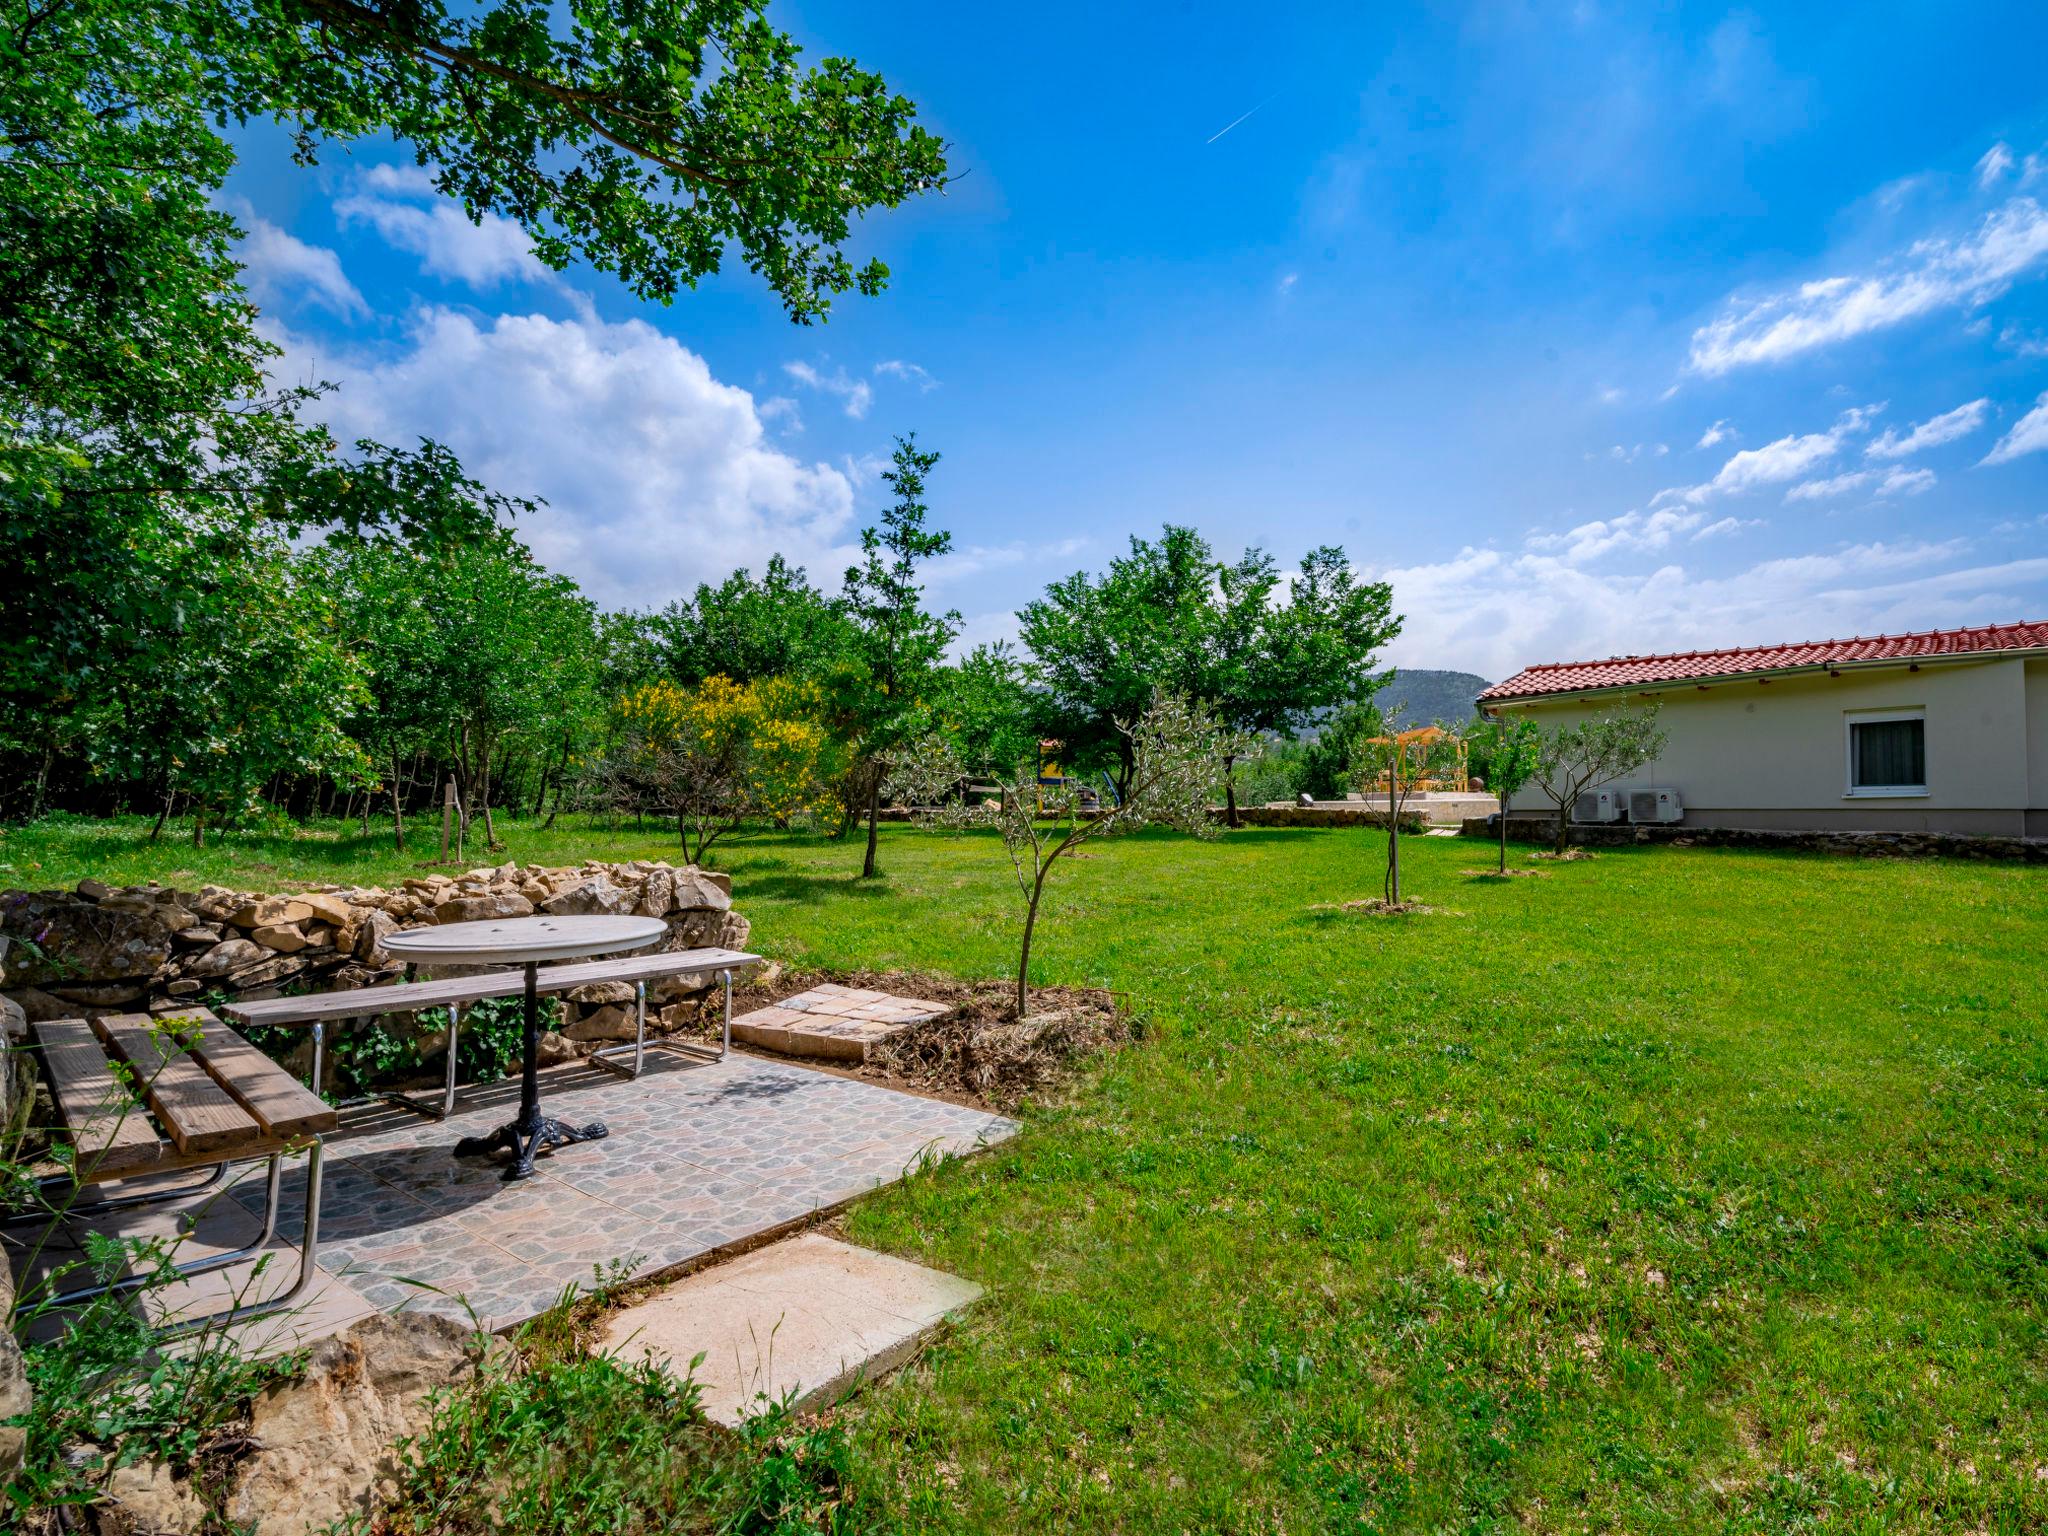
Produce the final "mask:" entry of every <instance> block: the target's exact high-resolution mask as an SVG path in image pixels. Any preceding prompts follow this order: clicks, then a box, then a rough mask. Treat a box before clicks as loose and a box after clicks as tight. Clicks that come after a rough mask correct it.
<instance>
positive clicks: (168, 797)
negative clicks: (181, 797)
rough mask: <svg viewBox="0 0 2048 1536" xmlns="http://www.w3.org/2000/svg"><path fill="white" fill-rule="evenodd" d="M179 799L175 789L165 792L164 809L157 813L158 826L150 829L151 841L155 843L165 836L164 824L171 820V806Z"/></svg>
mask: <svg viewBox="0 0 2048 1536" xmlns="http://www.w3.org/2000/svg"><path fill="white" fill-rule="evenodd" d="M177 798H178V792H177V791H176V790H175V789H168V790H165V791H164V808H163V809H162V810H160V811H158V812H157V813H156V825H155V826H153V827H151V828H150V829H149V840H150V841H151V842H152V843H153V842H155V841H156V840H157V839H158V838H159V837H161V836H163V831H164V823H165V822H167V821H169V820H170V819H171V805H172V802H174V801H175V800H176V799H177Z"/></svg>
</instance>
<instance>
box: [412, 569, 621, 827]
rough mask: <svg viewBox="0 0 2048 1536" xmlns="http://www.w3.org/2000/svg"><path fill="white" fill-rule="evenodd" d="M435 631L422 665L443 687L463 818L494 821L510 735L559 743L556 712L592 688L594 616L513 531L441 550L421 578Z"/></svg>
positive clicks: (446, 726) (488, 824)
mask: <svg viewBox="0 0 2048 1536" xmlns="http://www.w3.org/2000/svg"><path fill="white" fill-rule="evenodd" d="M423 579H424V580H425V582H426V583H427V590H428V592H429V594H430V596H429V608H430V612H431V616H432V626H431V630H430V633H429V635H428V636H427V637H426V638H425V640H424V642H423V643H424V645H425V646H426V647H427V649H426V650H425V651H424V653H423V654H422V655H421V656H420V657H419V658H417V660H416V661H415V665H416V666H421V667H424V668H427V669H428V670H430V671H431V672H432V673H433V674H434V675H436V676H437V677H438V678H439V679H440V685H439V686H440V688H441V689H442V691H443V697H445V700H446V706H445V707H446V709H447V711H448V715H447V718H446V720H445V721H444V722H443V730H444V732H445V739H446V740H448V743H449V756H450V758H452V759H453V761H454V762H455V764H456V769H457V772H458V774H459V775H460V778H461V781H462V804H463V820H464V823H465V824H467V823H468V822H469V821H470V820H472V819H473V818H475V817H476V816H478V815H481V816H482V817H483V822H484V839H485V842H486V844H487V845H492V846H495V845H496V843H497V840H498V839H497V828H496V826H495V825H494V824H493V822H492V815H491V810H492V802H491V773H492V769H493V766H494V763H495V761H496V755H497V753H498V750H499V748H500V746H501V745H502V744H503V743H504V742H505V740H506V738H507V737H508V736H520V737H524V738H526V739H528V740H534V739H540V740H546V739H551V737H550V732H551V730H552V729H554V728H555V727H557V726H558V725H559V720H560V717H559V715H558V708H559V707H560V706H561V705H563V704H564V703H565V702H566V703H572V704H573V701H574V700H575V698H576V697H577V696H578V695H579V694H580V693H581V692H582V691H583V690H585V689H587V688H588V687H589V686H590V684H591V675H590V667H591V662H592V658H593V657H594V655H595V653H596V650H597V637H596V621H595V610H594V608H593V606H592V604H591V602H590V600H589V599H588V598H586V597H584V596H583V594H582V593H581V592H579V591H578V590H577V588H576V584H575V583H574V582H573V581H570V580H569V579H568V578H567V577H566V576H555V575H551V574H550V573H549V572H547V571H545V570H543V569H542V568H541V567H540V566H539V565H538V564H536V563H535V562H534V559H533V556H532V554H531V553H530V552H529V551H528V550H527V549H526V547H525V546H524V545H523V544H521V543H519V541H518V540H516V539H514V538H513V537H512V536H511V535H510V534H509V533H501V534H500V535H499V536H498V537H496V538H494V539H491V540H488V541H479V542H475V543H469V544H461V545H455V546H451V547H449V548H446V549H443V550H439V551H437V552H435V553H434V554H433V555H432V556H431V557H430V558H429V559H428V561H427V565H426V569H425V571H424V572H423Z"/></svg>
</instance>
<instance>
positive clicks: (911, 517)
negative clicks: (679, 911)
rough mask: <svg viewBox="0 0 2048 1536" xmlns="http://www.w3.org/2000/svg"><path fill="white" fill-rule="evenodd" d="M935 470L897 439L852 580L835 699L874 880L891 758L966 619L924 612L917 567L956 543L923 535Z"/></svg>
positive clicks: (913, 444) (932, 460)
mask: <svg viewBox="0 0 2048 1536" xmlns="http://www.w3.org/2000/svg"><path fill="white" fill-rule="evenodd" d="M938 462H939V456H938V455H937V454H936V453H926V452H925V451H924V450H922V449H920V448H919V447H918V446H917V437H916V434H914V433H913V434H912V435H910V436H909V437H900V438H898V439H897V440H896V453H895V458H894V460H893V464H892V467H891V468H889V469H887V470H884V471H883V472H882V479H883V481H884V482H885V483H886V484H887V485H888V486H889V487H890V489H891V490H893V491H894V492H895V493H896V500H895V502H894V504H893V505H891V506H890V507H889V508H888V509H887V510H886V511H884V512H883V514H882V522H881V526H880V527H879V528H863V529H862V530H861V535H860V547H861V563H860V564H859V565H856V566H851V567H849V568H848V570H847V572H846V590H845V597H844V599H843V603H844V607H845V611H846V616H847V619H848V621H849V623H850V625H851V630H850V633H849V636H848V639H849V646H848V660H849V662H850V666H848V667H847V668H845V669H843V670H842V672H841V674H840V679H839V683H838V692H839V696H840V698H841V700H842V701H843V703H844V706H845V714H846V717H847V721H848V724H849V726H850V727H851V729H850V731H849V734H850V736H851V737H852V738H853V739H854V740H856V741H858V742H859V744H860V746H859V751H860V762H859V768H860V783H861V788H862V789H863V791H864V792H865V797H866V802H867V812H868V818H867V819H868V846H867V854H866V857H865V858H864V859H863V860H862V863H861V871H860V872H861V877H862V878H863V879H868V878H872V877H873V875H874V873H875V841H876V837H875V823H876V820H877V818H878V816H879V814H880V809H881V799H882V781H883V778H884V776H885V775H886V773H887V771H888V763H889V756H890V754H891V753H892V752H894V751H895V750H896V749H897V748H898V747H900V746H901V745H902V744H903V743H904V742H905V741H907V740H909V739H910V738H911V737H912V736H913V735H915V734H916V733H917V728H918V726H919V724H920V723H921V720H922V716H921V711H922V710H924V709H925V708H928V706H929V704H930V702H931V698H932V694H933V690H934V685H935V679H936V674H937V672H938V668H939V662H940V660H941V658H942V657H943V656H944V655H945V650H946V646H947V645H948V644H949V643H951V641H952V639H953V636H954V635H955V634H956V633H958V632H959V628H960V615H959V614H957V613H953V612H947V613H944V614H933V613H927V612H926V611H925V608H924V587H923V585H922V583H921V582H920V581H919V580H918V567H919V566H920V565H922V564H924V563H925V562H926V561H928V560H932V559H934V558H936V557H937V556H939V555H943V554H945V553H946V551H948V550H949V549H951V548H952V547H953V536H952V535H951V534H950V533H946V532H943V531H939V530H932V529H927V528H926V527H925V516H926V514H927V513H928V512H929V511H930V510H931V509H930V508H929V507H927V506H926V505H925V500H924V494H925V493H924V483H925V476H926V475H928V474H930V473H931V470H932V467H933V466H934V465H935V464H937V463H938Z"/></svg>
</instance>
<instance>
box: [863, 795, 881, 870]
mask: <svg viewBox="0 0 2048 1536" xmlns="http://www.w3.org/2000/svg"><path fill="white" fill-rule="evenodd" d="M881 810H882V775H881V772H880V770H879V769H877V770H876V773H875V776H874V779H873V780H872V781H871V782H870V783H869V785H868V852H867V857H866V858H865V859H863V860H862V861H861V866H860V877H861V879H863V880H872V879H873V878H874V875H875V819H876V818H877V817H878V816H879V815H880V814H881Z"/></svg>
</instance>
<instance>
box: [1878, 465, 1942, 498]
mask: <svg viewBox="0 0 2048 1536" xmlns="http://www.w3.org/2000/svg"><path fill="white" fill-rule="evenodd" d="M1933 489H1934V471H1933V470H1931V469H1893V470H1891V471H1890V472H1888V473H1887V474H1886V475H1885V477H1884V479H1883V481H1882V482H1881V483H1880V484H1879V485H1878V487H1877V494H1878V495H1879V496H1918V495H1920V494H1921V493H1922V492H1923V491H1931V490H1933Z"/></svg>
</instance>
